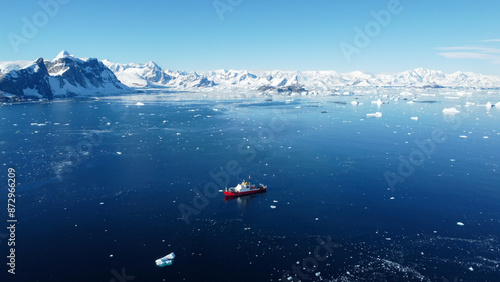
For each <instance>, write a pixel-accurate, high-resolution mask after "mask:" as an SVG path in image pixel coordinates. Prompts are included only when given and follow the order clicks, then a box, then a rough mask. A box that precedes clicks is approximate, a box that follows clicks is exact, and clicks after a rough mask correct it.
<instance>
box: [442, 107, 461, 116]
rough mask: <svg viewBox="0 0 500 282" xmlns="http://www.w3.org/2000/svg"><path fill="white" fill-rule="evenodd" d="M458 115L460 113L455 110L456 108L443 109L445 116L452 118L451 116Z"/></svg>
mask: <svg viewBox="0 0 500 282" xmlns="http://www.w3.org/2000/svg"><path fill="white" fill-rule="evenodd" d="M458 113H460V111H459V110H457V109H456V108H444V109H443V114H445V115H449V116H453V115H456V114H458Z"/></svg>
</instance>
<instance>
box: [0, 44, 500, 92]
mask: <svg viewBox="0 0 500 282" xmlns="http://www.w3.org/2000/svg"><path fill="white" fill-rule="evenodd" d="M158 87H160V88H161V87H168V88H171V89H172V90H195V89H200V88H205V89H206V88H210V89H211V91H212V90H213V91H217V90H222V91H225V90H229V91H232V90H253V91H258V92H266V93H268V92H285V93H290V92H295V93H303V94H304V93H310V92H316V93H332V92H336V91H337V90H338V89H339V88H353V87H419V88H441V87H451V88H500V77H498V76H489V75H482V74H477V73H471V72H455V73H452V74H445V73H443V72H441V71H436V70H427V69H422V68H417V69H413V70H408V71H404V72H400V73H386V74H377V75H374V74H369V73H365V72H361V71H354V72H349V73H338V72H336V71H281V70H274V71H248V70H224V69H223V70H214V71H204V72H185V71H172V70H163V69H162V68H161V67H160V66H158V65H157V64H155V63H154V62H149V63H146V64H137V63H130V64H119V63H113V62H110V61H108V60H103V61H102V62H101V61H98V60H97V59H94V58H90V59H84V58H76V57H74V56H73V55H70V54H69V53H68V52H66V51H62V52H61V53H59V55H57V57H56V58H54V59H53V60H50V61H44V60H43V59H42V58H39V59H37V60H36V61H34V62H30V61H15V62H0V95H1V96H9V95H14V96H18V97H37V98H47V99H52V98H54V97H71V96H75V95H87V96H96V95H108V94H120V93H130V92H134V91H135V90H134V89H141V88H158ZM207 90H208V89H207ZM0 98H1V97H0Z"/></svg>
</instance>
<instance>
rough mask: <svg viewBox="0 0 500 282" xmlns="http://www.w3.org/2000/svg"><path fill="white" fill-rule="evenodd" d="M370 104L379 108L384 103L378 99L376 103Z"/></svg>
mask: <svg viewBox="0 0 500 282" xmlns="http://www.w3.org/2000/svg"><path fill="white" fill-rule="evenodd" d="M372 104H377V107H380V106H381V105H382V104H384V102H382V100H380V98H379V99H378V100H377V101H372Z"/></svg>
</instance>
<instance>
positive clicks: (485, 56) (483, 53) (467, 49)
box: [435, 39, 500, 64]
mask: <svg viewBox="0 0 500 282" xmlns="http://www.w3.org/2000/svg"><path fill="white" fill-rule="evenodd" d="M481 42H500V39H487V40H483V41H481ZM435 49H437V50H443V51H447V52H441V53H437V54H438V55H440V56H443V57H444V58H447V59H474V60H486V61H489V62H490V63H493V64H500V55H499V54H500V49H499V48H490V47H481V46H452V47H437V48H435Z"/></svg>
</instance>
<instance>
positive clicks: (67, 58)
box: [0, 51, 134, 99]
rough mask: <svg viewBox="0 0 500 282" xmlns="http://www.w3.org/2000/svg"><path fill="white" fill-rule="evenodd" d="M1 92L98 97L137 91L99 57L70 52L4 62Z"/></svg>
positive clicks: (46, 96) (20, 94)
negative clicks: (50, 57)
mask: <svg viewBox="0 0 500 282" xmlns="http://www.w3.org/2000/svg"><path fill="white" fill-rule="evenodd" d="M0 91H3V92H5V93H10V94H13V95H16V96H18V97H21V98H45V99H53V98H55V97H72V96H82V95H85V96H98V95H102V94H119V93H130V92H134V91H133V90H132V89H130V88H129V87H127V86H125V85H123V84H122V83H121V82H120V81H119V80H118V79H117V78H116V76H115V74H114V73H113V72H112V71H111V70H110V69H108V68H107V67H106V66H105V65H104V64H103V63H102V62H99V61H98V60H97V59H94V58H91V59H79V58H75V57H74V56H72V55H70V54H68V53H67V52H66V51H63V52H61V53H59V55H58V56H57V57H56V58H55V59H53V60H51V61H44V60H43V59H42V58H39V59H38V60H36V61H35V62H33V63H32V64H19V65H16V64H15V62H11V63H8V64H0Z"/></svg>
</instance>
